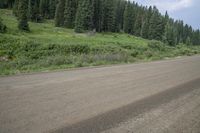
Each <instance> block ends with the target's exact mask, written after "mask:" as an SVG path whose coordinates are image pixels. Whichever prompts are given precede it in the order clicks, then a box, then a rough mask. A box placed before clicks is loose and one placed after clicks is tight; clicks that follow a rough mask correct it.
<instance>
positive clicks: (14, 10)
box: [13, 0, 19, 17]
mask: <svg viewBox="0 0 200 133" xmlns="http://www.w3.org/2000/svg"><path fill="white" fill-rule="evenodd" d="M18 10H19V0H15V3H14V7H13V14H14V15H15V16H16V17H18Z"/></svg>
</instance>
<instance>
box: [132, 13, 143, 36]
mask: <svg viewBox="0 0 200 133" xmlns="http://www.w3.org/2000/svg"><path fill="white" fill-rule="evenodd" d="M141 29H142V18H141V14H139V13H138V15H137V17H136V21H135V25H134V35H136V36H140V35H141Z"/></svg>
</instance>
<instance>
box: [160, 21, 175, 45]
mask: <svg viewBox="0 0 200 133" xmlns="http://www.w3.org/2000/svg"><path fill="white" fill-rule="evenodd" d="M174 30H175V29H174V27H173V26H172V25H171V24H170V23H169V22H168V23H167V24H166V26H165V34H164V36H163V41H164V42H165V43H166V44H168V45H171V46H175V45H176V43H177V42H176V36H175V31H174Z"/></svg>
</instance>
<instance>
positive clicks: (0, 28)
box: [0, 18, 7, 33]
mask: <svg viewBox="0 0 200 133" xmlns="http://www.w3.org/2000/svg"><path fill="white" fill-rule="evenodd" d="M6 29H7V27H6V25H4V24H3V22H2V19H1V18H0V33H5V32H6Z"/></svg>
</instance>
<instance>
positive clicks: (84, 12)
mask: <svg viewBox="0 0 200 133" xmlns="http://www.w3.org/2000/svg"><path fill="white" fill-rule="evenodd" d="M91 1H92V0H82V1H79V6H78V9H77V14H76V20H75V32H83V31H85V30H92V28H93V13H94V7H93V4H92V2H91Z"/></svg>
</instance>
